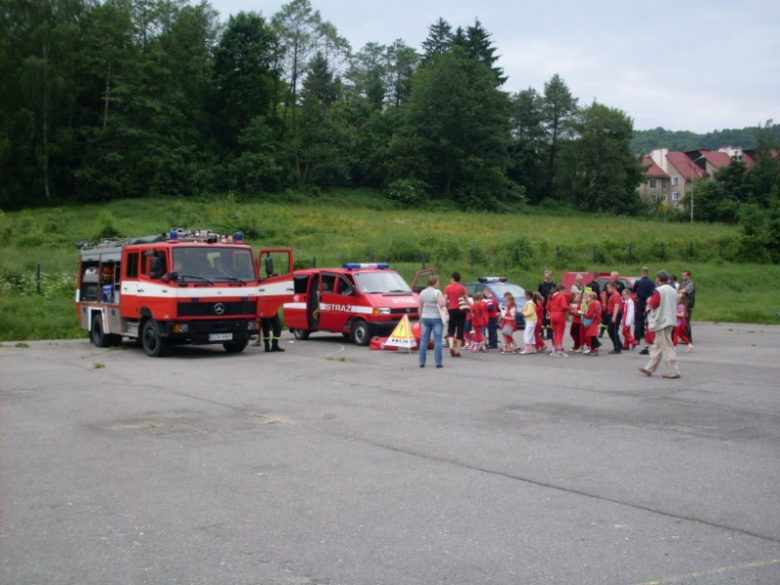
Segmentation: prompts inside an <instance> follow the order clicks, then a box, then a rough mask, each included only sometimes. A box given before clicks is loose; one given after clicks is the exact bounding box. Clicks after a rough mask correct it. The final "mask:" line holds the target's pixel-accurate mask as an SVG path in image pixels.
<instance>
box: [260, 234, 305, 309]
mask: <svg viewBox="0 0 780 585" xmlns="http://www.w3.org/2000/svg"><path fill="white" fill-rule="evenodd" d="M257 267H258V278H259V281H260V284H259V286H258V289H257V297H258V298H257V301H258V302H257V314H258V317H260V318H261V319H262V318H265V317H273V316H274V315H275V314H276V312H277V311H278V310H279V307H281V306H282V305H283V304H285V303H290V302H292V301H293V296H294V295H295V294H297V293H298V291H297V290H296V285H295V283H294V282H293V281H294V278H293V254H292V250H290V249H286V248H269V249H263V250H260V252H259V253H258V255H257Z"/></svg>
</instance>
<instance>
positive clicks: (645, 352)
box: [639, 347, 650, 355]
mask: <svg viewBox="0 0 780 585" xmlns="http://www.w3.org/2000/svg"><path fill="white" fill-rule="evenodd" d="M639 355H650V348H649V347H646V348H644V349H643V350H642V351H640V352H639Z"/></svg>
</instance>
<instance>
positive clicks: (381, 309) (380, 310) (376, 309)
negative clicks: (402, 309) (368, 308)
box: [374, 307, 390, 315]
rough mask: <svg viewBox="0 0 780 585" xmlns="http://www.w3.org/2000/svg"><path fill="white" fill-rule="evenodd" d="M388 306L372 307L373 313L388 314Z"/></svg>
mask: <svg viewBox="0 0 780 585" xmlns="http://www.w3.org/2000/svg"><path fill="white" fill-rule="evenodd" d="M389 314H390V308H389V307H374V315H389Z"/></svg>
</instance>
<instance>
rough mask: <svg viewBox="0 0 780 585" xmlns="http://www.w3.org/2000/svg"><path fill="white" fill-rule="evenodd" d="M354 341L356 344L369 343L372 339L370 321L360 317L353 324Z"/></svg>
mask: <svg viewBox="0 0 780 585" xmlns="http://www.w3.org/2000/svg"><path fill="white" fill-rule="evenodd" d="M352 341H354V342H355V345H362V346H366V345H368V342H369V341H371V333H370V332H369V330H368V323H366V322H365V321H363V320H362V319H358V320H357V321H355V322H354V323H353V324H352Z"/></svg>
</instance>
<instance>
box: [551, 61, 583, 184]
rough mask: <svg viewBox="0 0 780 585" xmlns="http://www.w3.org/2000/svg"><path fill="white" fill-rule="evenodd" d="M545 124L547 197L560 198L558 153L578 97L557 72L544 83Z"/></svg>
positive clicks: (565, 137) (575, 110) (567, 130)
mask: <svg viewBox="0 0 780 585" xmlns="http://www.w3.org/2000/svg"><path fill="white" fill-rule="evenodd" d="M543 111H544V126H545V130H546V132H547V181H546V189H545V197H551V198H556V199H560V198H561V194H560V193H558V192H557V176H558V166H557V164H558V154H559V152H560V150H561V142H562V141H563V140H566V139H567V137H568V134H569V127H570V124H569V123H570V121H571V120H572V118H573V116H574V114H575V113H576V112H577V98H575V97H573V96H572V94H571V91H570V90H569V88H568V86H567V85H566V83H565V82H564V81H563V79H561V77H560V76H559V75H558V74H557V73H556V74H555V75H553V76H552V78H551V79H550V81H548V82H547V83H545V84H544V110H543Z"/></svg>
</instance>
